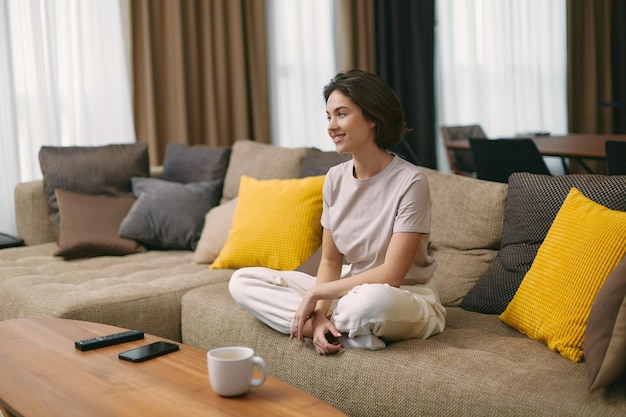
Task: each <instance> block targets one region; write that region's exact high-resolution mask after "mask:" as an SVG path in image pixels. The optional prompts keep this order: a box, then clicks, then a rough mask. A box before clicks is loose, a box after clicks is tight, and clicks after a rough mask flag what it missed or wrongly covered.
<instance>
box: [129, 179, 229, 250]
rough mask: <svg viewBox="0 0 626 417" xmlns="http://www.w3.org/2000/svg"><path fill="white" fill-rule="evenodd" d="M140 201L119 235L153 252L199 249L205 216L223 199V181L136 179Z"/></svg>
mask: <svg viewBox="0 0 626 417" xmlns="http://www.w3.org/2000/svg"><path fill="white" fill-rule="evenodd" d="M132 184H133V193H134V194H135V196H136V197H137V201H136V202H135V204H133V206H132V207H131V209H130V211H129V212H128V214H127V215H126V217H125V218H124V220H123V221H122V224H121V225H120V229H119V235H120V236H121V237H123V238H126V239H132V240H135V241H137V242H140V243H142V244H143V245H145V246H146V247H149V248H153V249H189V250H195V249H196V246H197V245H198V240H199V239H200V235H201V234H202V227H203V225H204V216H205V214H206V213H207V212H208V211H209V210H210V209H212V208H213V207H215V206H216V205H217V204H218V203H219V201H220V198H221V196H222V185H223V180H222V179H216V180H211V181H202V182H191V183H188V184H181V183H177V182H171V181H165V180H161V179H156V178H133V179H132Z"/></svg>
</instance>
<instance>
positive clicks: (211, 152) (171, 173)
mask: <svg viewBox="0 0 626 417" xmlns="http://www.w3.org/2000/svg"><path fill="white" fill-rule="evenodd" d="M230 152H231V149H230V148H229V147H219V146H206V145H194V146H186V145H183V144H181V143H170V144H168V145H167V151H166V153H165V162H164V163H163V173H162V174H161V179H164V180H166V181H176V182H182V183H185V184H186V183H188V182H200V181H210V180H216V179H224V176H225V175H226V168H228V160H229V158H230Z"/></svg>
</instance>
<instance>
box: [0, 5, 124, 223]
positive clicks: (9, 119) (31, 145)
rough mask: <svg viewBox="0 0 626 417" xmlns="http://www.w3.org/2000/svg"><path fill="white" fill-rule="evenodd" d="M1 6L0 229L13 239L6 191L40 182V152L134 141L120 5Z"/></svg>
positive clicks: (9, 193) (10, 192) (10, 193)
mask: <svg viewBox="0 0 626 417" xmlns="http://www.w3.org/2000/svg"><path fill="white" fill-rule="evenodd" d="M3 5H6V7H0V54H2V55H1V56H0V66H2V67H1V68H0V91H2V94H0V143H2V154H1V155H0V166H2V170H3V171H2V181H0V230H2V231H5V232H8V233H14V232H15V225H14V221H15V220H14V213H13V211H14V209H13V188H14V186H15V184H17V183H18V182H22V181H29V180H33V179H37V178H41V171H40V168H39V165H38V163H37V161H38V159H37V153H38V152H39V149H40V148H41V146H42V145H54V146H67V145H103V144H108V143H132V142H134V141H135V132H134V124H133V115H132V106H131V89H130V82H129V72H128V61H127V54H126V50H125V46H124V41H123V33H124V32H123V25H122V22H123V21H122V16H123V13H122V5H126V6H127V2H126V0H120V1H99V0H80V1H67V2H60V1H54V2H50V1H45V0H35V1H28V2H25V1H20V0H8V1H6V2H3Z"/></svg>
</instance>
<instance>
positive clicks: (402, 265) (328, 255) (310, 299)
mask: <svg viewBox="0 0 626 417" xmlns="http://www.w3.org/2000/svg"><path fill="white" fill-rule="evenodd" d="M421 237H422V235H421V234H420V233H394V234H393V235H392V237H391V240H390V242H389V246H388V248H387V253H386V255H385V262H384V263H383V264H382V265H380V266H377V267H376V268H373V269H370V270H368V271H365V272H363V273H360V274H358V275H354V276H351V277H346V278H343V279H339V278H340V274H341V265H342V262H343V255H342V254H341V253H340V252H339V250H338V249H337V247H336V246H335V243H334V240H333V238H332V236H331V234H330V231H328V230H324V239H323V246H322V261H321V262H320V266H319V269H318V277H317V282H316V284H315V285H314V286H313V287H311V288H310V289H309V290H308V291H307V292H306V294H305V295H304V297H303V299H302V302H301V303H300V306H299V308H298V311H297V312H296V315H295V317H294V323H295V324H294V326H297V327H295V329H292V333H291V338H293V337H297V338H298V340H300V341H301V342H304V336H313V337H314V343H318V344H320V345H323V346H322V347H321V348H320V349H321V350H324V353H329V351H328V344H326V343H325V340H322V338H321V337H320V340H319V341H315V334H314V332H315V329H316V327H317V326H318V324H320V323H321V324H322V325H323V326H325V327H324V328H323V329H321V330H320V333H322V335H321V336H324V335H325V334H326V333H329V332H331V333H333V334H334V335H335V336H338V335H337V333H338V332H337V329H336V328H334V326H333V325H332V323H330V321H329V320H328V318H327V317H326V315H327V312H328V309H329V307H330V304H331V302H332V300H334V299H337V298H340V297H343V296H344V295H346V294H347V293H348V292H350V291H351V290H352V288H354V287H356V286H357V285H361V284H366V283H369V284H389V285H392V286H394V287H399V286H400V285H402V281H403V280H404V277H405V276H406V273H407V272H408V270H409V268H410V266H411V264H412V263H413V260H414V258H415V255H416V253H417V250H418V247H419V244H420V240H421ZM309 319H311V320H309ZM298 329H300V330H298ZM317 348H318V347H317V345H316V349H317ZM320 349H318V351H320Z"/></svg>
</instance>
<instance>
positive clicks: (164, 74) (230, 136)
mask: <svg viewBox="0 0 626 417" xmlns="http://www.w3.org/2000/svg"><path fill="white" fill-rule="evenodd" d="M131 16H132V32H133V33H132V40H133V45H132V50H133V77H134V112H135V130H136V133H137V140H138V141H141V142H147V143H148V144H149V149H150V161H151V163H152V164H153V165H156V164H162V163H163V160H164V157H165V149H166V146H167V143H168V142H179V143H185V144H189V145H194V144H207V145H214V146H227V145H230V144H232V143H233V142H234V141H236V140H240V139H252V140H256V141H260V142H265V143H269V142H270V124H269V123H270V122H269V96H268V75H267V62H266V42H265V36H266V35H265V2H264V1H262V0H210V1H204V0H197V1H196V0H133V1H132V2H131Z"/></svg>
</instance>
